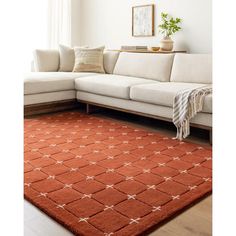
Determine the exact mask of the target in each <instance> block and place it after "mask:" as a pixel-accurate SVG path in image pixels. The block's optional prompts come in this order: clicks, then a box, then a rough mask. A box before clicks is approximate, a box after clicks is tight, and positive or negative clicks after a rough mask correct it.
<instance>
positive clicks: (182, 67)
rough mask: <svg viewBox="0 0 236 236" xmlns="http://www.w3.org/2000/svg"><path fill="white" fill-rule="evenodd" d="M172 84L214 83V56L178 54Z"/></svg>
mask: <svg viewBox="0 0 236 236" xmlns="http://www.w3.org/2000/svg"><path fill="white" fill-rule="evenodd" d="M170 81H171V82H187V83H203V84H211V83H212V56H211V55H210V54H185V53H181V54H176V55H175V58H174V63H173V68H172V72H171V78H170Z"/></svg>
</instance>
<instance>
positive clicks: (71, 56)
mask: <svg viewBox="0 0 236 236" xmlns="http://www.w3.org/2000/svg"><path fill="white" fill-rule="evenodd" d="M59 54H60V66H59V71H60V72H72V70H73V68H74V64H75V51H74V48H71V47H67V46H65V45H61V44H60V45H59Z"/></svg>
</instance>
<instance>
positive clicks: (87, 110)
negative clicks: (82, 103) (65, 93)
mask: <svg viewBox="0 0 236 236" xmlns="http://www.w3.org/2000/svg"><path fill="white" fill-rule="evenodd" d="M86 114H88V115H89V114H91V106H90V105H89V104H86Z"/></svg>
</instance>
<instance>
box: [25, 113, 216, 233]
mask: <svg viewBox="0 0 236 236" xmlns="http://www.w3.org/2000/svg"><path fill="white" fill-rule="evenodd" d="M24 156H25V161H24V163H25V169H24V171H25V173H24V178H25V180H24V182H25V189H24V193H25V198H26V199H27V200H28V201H30V202H31V203H32V204H34V205H35V206H37V207H38V208H39V209H41V210H42V211H44V212H45V213H46V214H48V215H49V216H51V217H52V218H53V219H55V220H56V221H58V222H59V223H61V224H62V225H64V226H65V227H66V228H67V229H69V230H70V231H71V232H73V233H74V234H75V235H85V236H95V235H96V236H99V235H103V236H104V235H106V236H111V235H123V236H124V235H126V236H130V235H140V234H141V233H144V232H145V231H146V230H148V229H150V228H151V227H153V226H158V223H160V222H162V221H163V220H166V219H168V218H169V217H171V216H172V215H173V214H175V213H177V212H179V211H180V210H182V209H183V208H184V207H186V206H188V205H190V204H191V203H193V202H194V201H196V200H198V199H200V198H201V197H203V196H204V195H206V194H207V193H210V192H211V189H212V183H211V176H212V151H211V148H210V147H208V146H205V147H203V146H200V145H196V144H192V143H188V142H180V141H178V140H173V139H171V138H170V137H166V136H163V135H160V134H158V133H156V132H149V131H146V130H144V129H139V128H135V127H133V126H130V125H125V124H123V123H122V122H117V121H112V120H108V119H101V118H98V117H96V116H88V115H85V114H81V113H78V112H65V113H57V114H53V115H47V116H41V117H39V118H33V119H26V120H25V154H24Z"/></svg>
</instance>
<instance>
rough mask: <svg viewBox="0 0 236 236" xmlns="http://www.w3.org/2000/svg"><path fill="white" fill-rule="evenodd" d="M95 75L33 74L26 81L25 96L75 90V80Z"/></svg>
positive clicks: (71, 73) (66, 73) (27, 76)
mask: <svg viewBox="0 0 236 236" xmlns="http://www.w3.org/2000/svg"><path fill="white" fill-rule="evenodd" d="M92 75H95V73H73V72H32V73H30V74H28V75H26V77H25V80H24V94H37V93H47V92H56V91H65V90H74V89H75V84H74V79H75V78H78V77H84V76H92Z"/></svg>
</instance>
